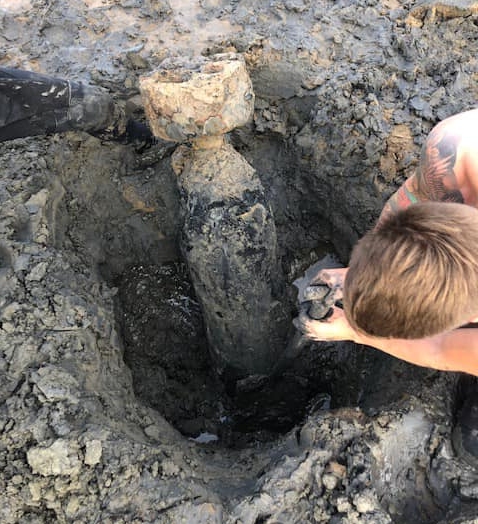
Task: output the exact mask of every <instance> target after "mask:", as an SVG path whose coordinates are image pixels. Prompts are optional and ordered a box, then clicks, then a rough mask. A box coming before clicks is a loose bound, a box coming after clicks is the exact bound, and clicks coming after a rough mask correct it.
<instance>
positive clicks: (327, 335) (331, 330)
mask: <svg viewBox="0 0 478 524" xmlns="http://www.w3.org/2000/svg"><path fill="white" fill-rule="evenodd" d="M332 309H333V313H332V315H331V316H330V317H328V318H327V319H326V320H313V319H311V318H310V317H309V315H307V313H301V314H300V315H299V316H298V317H297V318H295V319H294V321H293V323H294V326H295V327H296V328H297V329H298V330H299V331H301V332H302V333H303V334H304V335H305V336H306V337H307V338H309V339H311V340H316V341H332V340H354V339H355V331H354V330H353V329H352V328H351V327H350V324H349V323H348V322H347V319H346V318H345V314H344V312H343V310H342V309H340V308H338V307H334V308H332Z"/></svg>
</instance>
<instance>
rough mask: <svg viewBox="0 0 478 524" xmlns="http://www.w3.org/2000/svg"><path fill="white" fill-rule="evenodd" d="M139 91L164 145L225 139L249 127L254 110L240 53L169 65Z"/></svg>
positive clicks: (145, 79)
mask: <svg viewBox="0 0 478 524" xmlns="http://www.w3.org/2000/svg"><path fill="white" fill-rule="evenodd" d="M140 87H141V93H142V97H143V101H144V108H145V112H146V115H147V117H148V119H149V122H150V125H151V128H152V130H153V133H154V134H155V135H156V136H159V137H161V138H163V139H164V140H171V141H174V142H183V141H187V140H190V139H192V138H196V137H201V136H217V135H222V134H224V133H227V132H228V131H231V130H232V129H234V128H235V127H239V126H243V125H245V124H246V123H247V122H248V121H249V120H250V118H251V117H252V113H253V110H254V92H253V90H252V83H251V80H250V78H249V75H248V72H247V70H246V66H245V62H244V59H243V58H242V57H241V55H238V54H233V53H227V54H221V55H215V56H213V57H212V58H197V59H195V61H194V62H191V61H187V60H183V59H179V58H177V59H174V60H168V61H165V62H163V64H162V68H161V69H159V70H157V71H155V72H153V73H151V74H150V75H147V76H143V77H141V78H140Z"/></svg>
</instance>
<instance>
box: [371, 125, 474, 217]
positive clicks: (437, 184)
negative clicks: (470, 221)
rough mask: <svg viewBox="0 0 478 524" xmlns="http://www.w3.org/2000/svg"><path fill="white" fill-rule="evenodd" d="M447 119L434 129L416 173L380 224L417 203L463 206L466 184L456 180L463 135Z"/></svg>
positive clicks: (393, 199) (392, 199)
mask: <svg viewBox="0 0 478 524" xmlns="http://www.w3.org/2000/svg"><path fill="white" fill-rule="evenodd" d="M447 124H448V122H447V121H446V120H444V121H443V122H442V123H440V124H438V125H437V126H435V127H434V128H433V129H432V131H431V133H430V134H429V135H428V138H427V140H426V142H425V144H424V145H423V148H422V154H421V158H420V164H419V166H418V169H417V171H416V173H415V174H414V175H413V176H411V177H410V178H408V179H407V180H406V181H405V183H404V184H402V186H401V187H400V188H399V189H398V191H396V192H395V193H394V194H393V195H392V196H391V197H390V198H389V200H388V201H387V202H386V204H385V206H384V208H383V210H382V213H381V215H380V218H379V221H378V223H380V222H381V221H382V220H384V219H385V218H386V217H388V216H389V215H390V214H392V213H395V212H397V211H398V210H399V209H405V208H406V207H408V206H409V205H411V204H414V203H416V202H424V201H428V200H433V201H439V202H458V203H464V202H465V200H464V197H463V194H462V189H463V187H462V186H463V184H464V183H463V181H462V180H460V179H459V177H457V175H456V173H455V171H456V162H457V151H458V147H459V146H460V142H461V138H462V137H461V134H460V133H458V132H456V128H455V126H453V125H447Z"/></svg>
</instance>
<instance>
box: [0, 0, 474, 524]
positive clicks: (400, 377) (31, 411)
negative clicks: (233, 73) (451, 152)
mask: <svg viewBox="0 0 478 524" xmlns="http://www.w3.org/2000/svg"><path fill="white" fill-rule="evenodd" d="M170 4H174V5H169V4H168V3H167V2H145V3H142V2H134V1H132V2H129V1H128V2H101V3H100V2H94V1H87V2H80V3H77V4H75V5H74V6H73V5H70V3H69V2H63V1H61V0H59V1H57V2H54V3H48V2H42V1H39V2H32V1H29V0H20V1H18V2H8V3H7V2H1V1H0V9H1V11H0V20H1V24H2V29H3V32H0V39H1V42H2V44H1V46H0V47H1V49H2V51H1V54H0V63H1V64H2V65H8V66H10V67H15V66H17V67H24V68H32V69H35V70H38V71H42V72H45V73H47V74H56V75H58V76H63V77H65V76H66V77H72V78H74V79H76V80H81V81H85V82H91V83H95V84H98V85H101V86H103V87H104V88H106V89H108V90H109V91H110V92H111V93H112V95H113V96H114V97H115V98H116V99H117V101H118V103H121V104H124V105H125V107H127V108H128V111H131V112H132V114H134V115H135V116H136V118H138V119H140V120H144V114H143V110H142V104H141V100H140V98H139V91H138V77H139V75H140V74H142V73H146V72H149V71H150V70H152V69H154V68H155V67H156V66H157V65H158V64H160V63H161V61H162V60H163V59H164V58H165V57H167V56H174V55H179V54H187V55H190V56H194V55H196V54H199V53H202V54H206V55H207V54H211V53H216V52H222V51H230V50H234V51H238V52H240V53H242V54H244V56H245V59H246V63H247V66H248V69H249V73H250V75H251V78H252V81H253V85H254V91H255V93H256V101H255V111H254V117H253V119H252V121H251V122H250V123H249V124H248V125H246V126H244V127H242V128H241V129H237V130H235V131H233V132H232V133H231V134H230V136H229V140H230V142H231V144H232V145H233V146H234V147H235V148H236V150H237V151H239V152H240V153H241V154H242V155H243V156H244V157H245V158H246V159H247V161H248V162H249V163H250V164H251V165H252V166H253V167H254V168H255V169H256V170H257V173H258V175H259V177H260V179H261V181H262V184H263V186H264V189H265V194H266V197H267V199H268V201H269V202H270V204H271V207H272V211H273V214H274V220H275V225H276V228H277V235H278V259H279V260H280V263H281V267H282V271H283V275H284V278H283V282H281V285H282V286H283V289H284V303H285V304H286V306H287V310H288V312H289V318H288V321H289V320H290V319H292V317H293V314H294V296H293V292H292V289H291V288H292V286H291V283H292V282H293V280H294V279H295V278H296V277H297V276H300V275H301V274H302V273H303V272H304V270H305V269H306V268H307V267H308V266H309V265H311V264H312V263H314V262H316V261H317V260H320V259H321V258H322V257H323V256H324V255H325V254H326V253H335V255H336V256H337V258H338V259H339V260H340V261H341V262H342V263H344V264H345V263H346V262H347V258H348V255H349V253H350V249H351V247H352V245H353V244H354V243H355V241H356V240H357V239H358V238H359V237H360V236H361V235H362V234H363V233H364V232H365V231H366V230H367V229H368V228H369V227H371V225H372V224H373V223H374V221H375V220H376V218H377V216H378V214H379V212H380V209H381V207H382V205H383V202H384V201H385V200H386V198H387V197H388V195H390V194H391V193H392V192H393V191H394V189H395V188H396V187H397V186H398V185H399V184H400V183H401V182H402V181H403V180H404V179H405V177H406V176H408V175H409V174H410V173H412V172H413V169H414V168H415V166H416V164H417V161H418V157H419V149H420V145H421V143H422V142H423V139H424V137H425V136H426V133H427V132H428V131H429V130H430V129H431V127H432V126H433V124H434V123H435V122H437V121H438V120H440V119H443V118H445V117H446V116H448V115H451V114H453V113H456V112H459V111H461V110H465V109H468V108H471V107H474V105H475V104H476V100H477V98H478V93H477V87H476V86H477V83H476V78H477V74H478V65H477V62H476V52H475V51H476V46H475V42H476V26H477V19H476V16H477V14H476V7H475V6H474V3H473V2H461V1H455V2H453V1H451V2H413V1H411V2H404V3H400V4H399V3H395V2H393V1H392V2H390V1H383V2H380V1H375V0H373V1H371V0H367V1H363V2H347V1H346V0H344V1H343V2H326V1H324V2H320V3H315V2H308V1H307V0H298V1H284V2H282V1H278V2H269V3H267V4H264V3H262V2H256V1H254V0H248V1H241V2H221V1H219V0H218V1H204V2H198V3H197V4H196V3H194V4H193V3H188V2H177V3H173V2H171V3H170ZM197 27H200V28H201V30H200V31H198V30H197ZM158 28H159V29H160V31H158ZM175 147H176V146H175V145H174V144H171V143H167V142H162V141H158V142H157V143H156V144H155V145H153V146H152V147H151V148H149V149H146V150H138V149H135V148H134V147H131V146H124V145H118V144H112V143H108V142H102V141H100V140H98V139H96V138H93V137H90V136H88V135H86V134H81V133H67V134H63V135H54V136H51V137H38V138H29V139H19V140H15V141H12V142H9V143H4V144H2V145H1V146H0V151H1V155H0V168H1V173H2V176H1V179H0V197H1V203H2V204H1V208H0V231H1V246H0V280H1V297H0V300H1V302H0V307H1V311H0V314H1V329H0V373H1V376H2V379H1V381H0V393H1V397H0V398H1V406H0V464H1V467H0V488H1V489H0V493H1V494H0V500H1V504H0V520H1V521H2V522H5V523H6V524H17V523H45V524H47V523H48V524H49V523H56V522H59V523H70V522H71V523H85V524H86V523H88V524H90V523H92V522H102V523H106V524H109V523H149V522H151V523H161V524H163V523H165V524H168V523H174V524H176V523H179V522H187V523H191V524H203V523H204V524H209V523H211V524H213V523H214V524H222V523H227V524H239V523H242V524H259V523H263V524H278V523H281V524H282V523H284V524H285V523H287V524H289V523H316V522H317V523H333V524H339V523H341V524H355V523H360V524H362V523H373V524H382V523H383V524H385V523H392V522H393V523H399V524H410V523H414V524H415V523H417V524H428V523H430V524H432V523H440V524H442V523H449V524H451V523H468V524H471V523H473V522H476V515H477V514H478V509H477V504H478V503H477V500H478V478H477V474H476V470H474V469H473V468H471V467H469V466H468V465H467V464H466V463H464V462H463V461H462V460H461V459H460V458H459V457H457V456H456V454H455V452H454V450H453V447H452V445H451V432H452V428H453V417H454V413H455V412H456V410H457V408H458V406H459V403H460V395H459V394H458V393H457V391H458V389H457V383H458V382H459V381H460V380H461V377H460V376H459V375H457V374H452V373H440V372H435V371H432V370H426V369H420V368H417V367H414V366H410V365H408V364H406V363H403V362H400V361H397V360H395V359H392V358H390V357H387V356H385V355H382V354H380V353H379V352H377V351H374V350H371V349H370V348H365V347H357V346H355V345H353V344H347V343H335V344H332V343H328V344H310V345H307V346H306V347H304V348H303V350H302V352H301V353H300V355H299V356H298V357H297V358H295V359H294V360H293V361H291V362H290V363H289V365H288V366H286V368H285V369H284V371H283V372H282V374H280V375H278V376H277V377H274V378H270V379H266V380H259V381H254V380H250V381H247V380H245V381H243V382H241V383H240V384H231V383H230V382H227V381H226V382H224V381H223V380H220V379H219V378H218V377H217V375H216V374H215V373H214V372H213V370H212V367H211V362H210V356H209V352H208V348H207V344H206V342H205V332H204V324H203V319H202V314H201V311H200V308H199V307H198V303H197V300H196V298H195V295H194V292H193V290H192V287H191V284H190V280H189V275H188V271H187V267H186V265H185V263H184V260H183V259H182V257H181V255H180V252H179V249H178V238H179V235H180V224H181V216H180V209H179V200H180V198H179V194H178V189H177V185H176V175H175V174H174V173H173V170H172V168H171V154H172V152H173V150H174V149H175ZM198 437H199V438H198ZM216 437H217V438H216ZM194 439H196V440H194ZM206 441H208V442H206Z"/></svg>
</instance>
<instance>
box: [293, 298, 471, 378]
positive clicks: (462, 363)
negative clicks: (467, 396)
mask: <svg viewBox="0 0 478 524" xmlns="http://www.w3.org/2000/svg"><path fill="white" fill-rule="evenodd" d="M298 327H299V329H300V330H301V331H302V332H303V333H304V334H305V335H306V336H307V337H308V338H310V339H311V340H316V341H326V340H328V341H330V340H351V341H353V342H355V343H357V344H363V345H367V346H371V347H374V348H376V349H379V350H380V351H383V352H384V353H387V354H389V355H392V356H394V357H396V358H399V359H401V360H405V361H407V362H410V363H411V364H415V365H418V366H422V367H428V368H433V369H439V370H442V371H461V372H465V373H469V374H471V375H477V376H478V329H476V328H461V329H455V330H453V331H449V332H446V333H442V334H439V335H435V336H433V337H428V338H423V339H415V340H407V339H394V338H381V337H372V336H369V335H366V334H362V333H358V332H357V331H355V330H353V329H352V328H351V327H350V325H349V323H348V322H347V319H346V318H345V315H344V312H343V311H342V310H341V309H339V308H334V314H333V315H332V317H330V318H329V319H327V320H325V321H320V322H317V321H314V320H311V319H309V318H308V317H307V315H301V317H300V318H299V322H298Z"/></svg>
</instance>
